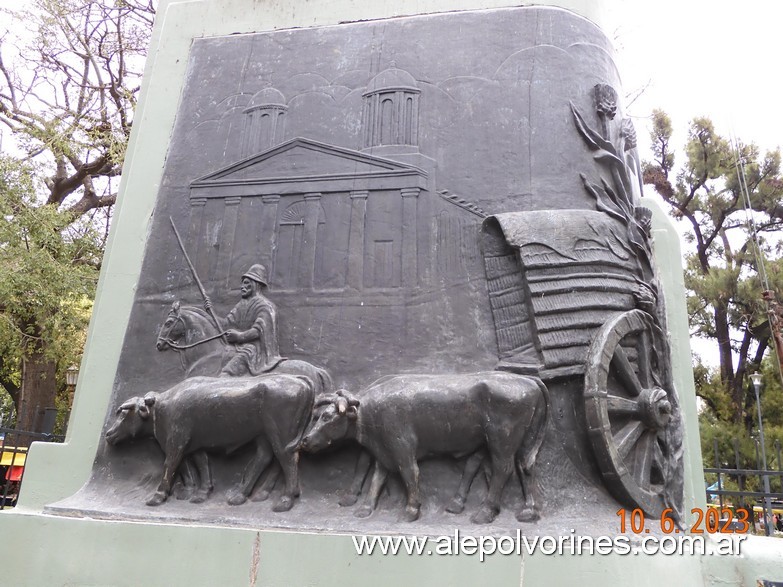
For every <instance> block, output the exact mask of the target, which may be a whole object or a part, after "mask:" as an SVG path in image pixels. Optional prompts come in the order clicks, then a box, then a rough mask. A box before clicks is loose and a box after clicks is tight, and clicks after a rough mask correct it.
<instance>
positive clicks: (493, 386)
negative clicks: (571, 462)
mask: <svg viewBox="0 0 783 587" xmlns="http://www.w3.org/2000/svg"><path fill="white" fill-rule="evenodd" d="M325 401H328V402H329V403H328V404H327V405H326V407H325V409H319V408H316V410H315V411H314V422H313V423H312V426H311V428H310V429H309V430H308V432H307V434H306V435H305V437H304V439H303V440H302V443H301V448H303V449H304V450H308V451H317V450H321V449H324V448H326V447H328V446H330V445H331V444H332V443H333V442H335V441H338V440H342V439H355V440H357V441H358V442H359V443H360V444H361V445H362V446H363V447H365V448H366V449H367V450H368V451H369V452H370V453H371V454H372V455H373V457H375V468H374V471H373V476H372V480H371V482H370V489H369V491H368V492H367V496H366V501H365V504H364V505H363V506H362V508H361V510H360V511H359V512H357V515H360V516H367V515H370V513H372V511H373V510H374V509H375V507H376V506H377V503H378V497H379V496H380V493H381V490H382V489H383V486H384V484H385V482H386V478H387V476H388V473H389V471H392V472H399V474H400V476H401V477H402V480H403V483H404V484H405V489H406V492H407V496H408V501H407V505H406V507H405V519H406V520H407V521H414V520H416V519H418V517H419V512H420V508H421V497H420V492H419V466H418V460H419V459H422V458H425V457H431V456H441V455H443V456H454V457H462V456H466V455H475V456H473V457H471V459H469V461H471V463H470V467H471V468H474V467H475V469H476V470H477V469H478V468H479V466H480V462H481V456H478V455H482V454H483V451H486V453H487V454H488V455H489V459H490V463H491V466H490V470H491V480H490V483H489V490H488V492H487V496H486V498H485V500H484V502H483V504H482V505H481V507H480V509H479V511H477V512H476V513H475V514H474V515H473V517H472V518H471V519H472V521H473V522H474V523H478V524H487V523H489V522H491V521H492V520H494V519H495V517H496V516H497V514H498V513H499V511H500V498H501V495H502V493H503V488H504V487H505V485H506V482H507V481H508V478H509V476H510V475H511V473H512V472H513V470H514V467H515V465H516V467H517V472H518V473H519V476H520V481H521V482H522V490H523V493H524V497H525V504H524V507H523V509H522V510H521V511H520V512H519V513H518V514H517V519H518V520H520V521H531V520H534V519H536V518H537V517H538V515H537V512H536V510H535V503H534V500H533V495H532V489H533V487H532V483H531V481H532V467H533V465H534V463H535V459H536V456H537V454H538V450H539V448H540V447H541V443H542V441H543V437H544V432H545V428H546V426H545V424H546V418H547V411H548V403H549V402H548V392H547V389H546V386H545V385H544V384H543V382H542V381H541V380H540V379H538V378H535V377H528V376H524V375H517V374H514V373H507V372H502V371H487V372H480V373H465V374H453V375H395V376H389V377H384V378H382V379H381V380H379V381H377V382H376V383H374V384H372V385H371V386H370V387H369V388H368V389H366V390H365V391H364V392H363V393H362V394H361V396H360V397H359V398H357V397H354V396H351V395H349V394H347V393H345V392H341V393H340V394H338V395H333V396H331V399H329V400H325ZM473 474H475V473H474V472H473ZM463 481H465V479H464V476H463Z"/></svg>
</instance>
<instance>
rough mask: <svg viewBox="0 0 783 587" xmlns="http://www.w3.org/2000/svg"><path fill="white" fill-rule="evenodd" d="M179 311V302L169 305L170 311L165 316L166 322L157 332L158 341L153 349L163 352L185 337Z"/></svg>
mask: <svg viewBox="0 0 783 587" xmlns="http://www.w3.org/2000/svg"><path fill="white" fill-rule="evenodd" d="M179 310H180V303H179V301H176V302H174V303H173V304H171V309H170V310H169V313H168V315H167V316H166V321H165V322H164V323H163V326H161V327H160V330H159V331H158V341H157V343H155V347H156V348H157V349H158V350H159V351H165V350H166V349H168V348H169V346H170V345H171V343H176V342H177V341H178V340H179V339H180V338H182V337H183V336H184V335H185V325H184V323H183V322H182V315H181V314H180V311H179Z"/></svg>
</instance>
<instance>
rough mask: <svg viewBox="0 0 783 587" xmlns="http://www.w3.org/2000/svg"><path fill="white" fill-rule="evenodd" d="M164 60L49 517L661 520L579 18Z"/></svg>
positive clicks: (618, 229)
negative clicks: (114, 288) (175, 82)
mask: <svg viewBox="0 0 783 587" xmlns="http://www.w3.org/2000/svg"><path fill="white" fill-rule="evenodd" d="M189 59H190V68H189V77H188V80H187V83H186V87H185V91H184V92H183V94H182V97H181V103H180V107H179V113H178V118H177V123H176V126H175V128H174V130H173V134H172V140H171V144H170V149H169V156H168V159H167V164H166V169H165V173H164V181H163V184H162V186H161V189H160V192H159V194H158V200H157V207H156V210H155V217H154V222H153V226H152V231H151V233H150V236H149V239H148V241H147V244H146V252H145V261H144V266H143V270H142V275H141V278H140V281H139V284H138V290H137V292H136V303H135V307H134V311H133V313H132V316H131V321H130V324H129V326H128V330H127V333H126V338H125V343H124V351H123V355H122V358H121V363H120V367H119V370H118V373H117V377H116V382H115V385H114V389H113V390H111V394H112V410H111V412H110V414H108V415H107V419H106V427H105V430H106V432H105V439H106V442H105V443H103V442H102V443H101V446H100V448H99V450H98V454H97V456H96V461H95V467H94V474H93V477H92V479H91V481H90V483H89V484H88V485H87V486H86V487H85V488H84V489H83V490H82V491H81V492H80V493H78V494H77V495H75V496H73V497H72V498H70V499H68V500H65V501H64V502H61V503H59V504H56V505H54V506H51V507H50V510H51V511H52V512H60V513H63V512H65V513H69V514H75V515H85V514H87V515H91V516H101V517H121V518H132V519H133V518H138V519H149V518H153V519H163V520H177V521H183V520H184V521H194V522H199V523H211V522H213V523H221V524H226V523H227V524H236V525H249V526H258V527H263V526H269V527H287V528H308V529H319V530H324V531H335V530H337V531H366V532H373V531H381V530H387V529H389V528H407V529H408V530H410V531H417V532H436V531H439V530H446V529H450V528H453V527H454V526H455V525H458V526H460V527H463V528H465V529H466V530H467V531H476V532H478V531H482V532H486V531H487V527H488V525H490V524H491V527H490V531H496V532H506V531H508V530H510V529H513V528H517V527H520V524H522V526H521V527H523V528H525V530H524V531H525V532H526V533H536V532H550V533H551V532H554V531H566V532H567V531H568V529H570V528H573V529H575V530H580V531H586V532H594V533H600V532H601V531H604V532H606V531H611V530H613V529H615V528H616V516H615V512H616V511H617V509H618V507H619V506H620V505H622V506H625V507H628V508H634V507H640V508H642V509H643V510H645V511H646V512H647V513H648V514H649V515H659V514H660V512H661V511H663V509H664V508H667V507H671V508H673V509H674V510H675V511H678V510H679V509H680V507H681V501H682V478H683V477H682V475H683V473H682V455H681V450H682V448H681V445H682V438H681V431H680V430H681V424H680V414H679V404H678V401H677V394H676V391H675V389H674V387H673V384H672V379H671V374H670V358H669V352H670V351H669V345H668V340H667V334H666V324H665V319H664V312H663V293H662V292H661V291H659V287H658V284H657V281H656V274H655V268H654V264H653V259H652V243H651V241H650V213H649V210H647V209H645V208H644V207H643V206H641V204H640V199H639V198H640V187H639V178H640V174H639V165H638V156H637V155H636V149H635V146H636V144H635V140H636V139H635V133H634V130H633V126H632V125H631V124H630V121H628V120H626V119H624V118H623V116H622V105H621V104H619V103H618V99H617V90H616V88H618V87H619V79H618V75H617V72H616V70H615V67H614V64H613V62H612V58H611V47H610V45H609V42H608V41H607V39H606V38H605V37H604V35H603V34H602V33H601V32H600V31H599V30H598V29H597V28H596V27H595V26H594V25H592V24H591V23H589V22H588V21H586V20H584V19H581V18H579V17H577V16H575V15H573V14H570V13H568V12H566V11H563V10H559V9H549V8H536V7H528V8H515V9H504V10H488V11H475V12H464V13H449V14H441V15H431V16H420V17H413V18H404V19H393V20H388V21H377V22H363V23H355V24H346V25H340V26H334V27H326V28H317V29H301V30H288V31H277V32H270V33H262V34H256V35H240V36H232V37H226V38H211V39H199V40H196V41H195V42H194V43H193V46H192V50H191V54H190V57H189ZM180 231H181V232H180ZM156 337H157V339H156ZM370 469H372V471H373V472H372V475H369V471H370ZM387 479H388V481H387ZM510 479H516V481H512V482H509V480H510ZM384 487H386V488H387V489H388V491H387V492H386V493H384V492H383V489H384ZM455 490H456V491H455ZM361 494H364V497H363V498H362V503H361V505H359V506H354V504H355V503H356V502H357V500H358V499H359V496H360V495H361ZM170 495H174V496H175V497H177V498H179V499H169V497H170ZM270 495H272V496H274V505H273V506H269V505H266V504H264V503H254V502H262V501H264V500H265V499H267V498H268V497H269V496H270ZM248 497H249V498H250V501H249V502H247V500H248ZM186 498H187V499H186ZM145 504H146V505H145ZM150 506H155V507H150ZM341 506H342V507H341ZM353 510H355V511H353ZM463 511H464V512H465V513H463ZM354 513H355V514H356V515H353V514H354Z"/></svg>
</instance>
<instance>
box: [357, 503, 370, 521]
mask: <svg viewBox="0 0 783 587" xmlns="http://www.w3.org/2000/svg"><path fill="white" fill-rule="evenodd" d="M371 513H372V508H371V507H370V506H368V505H363V506H360V507H358V508H357V509H356V511H355V512H354V513H353V515H354V516H356V517H357V518H369V517H370V514H371Z"/></svg>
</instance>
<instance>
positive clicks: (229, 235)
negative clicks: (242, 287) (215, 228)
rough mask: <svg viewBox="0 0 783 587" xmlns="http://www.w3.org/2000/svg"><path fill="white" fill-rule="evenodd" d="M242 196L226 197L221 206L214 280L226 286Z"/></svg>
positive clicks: (229, 284)
mask: <svg viewBox="0 0 783 587" xmlns="http://www.w3.org/2000/svg"><path fill="white" fill-rule="evenodd" d="M241 201H242V198H240V197H239V196H235V197H232V198H226V199H225V202H224V206H225V207H224V208H223V228H222V230H221V234H220V248H219V249H218V264H217V271H216V276H215V280H216V281H218V282H222V283H223V284H224V285H225V286H226V287H230V286H231V259H232V258H233V256H234V239H235V238H236V234H237V220H238V219H239V203H240V202H241Z"/></svg>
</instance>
